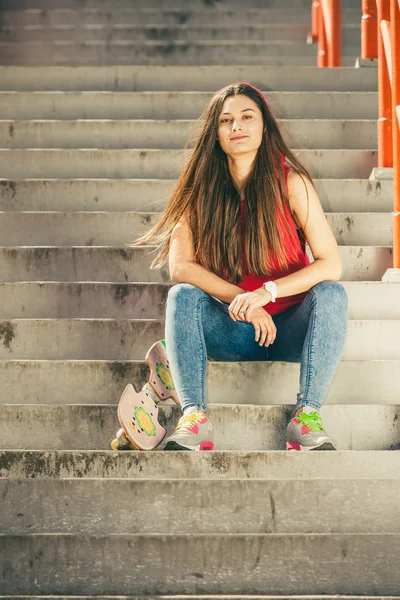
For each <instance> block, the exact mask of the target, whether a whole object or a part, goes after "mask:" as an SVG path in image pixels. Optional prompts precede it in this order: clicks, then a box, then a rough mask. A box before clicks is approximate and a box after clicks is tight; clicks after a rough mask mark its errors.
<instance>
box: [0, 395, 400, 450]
mask: <svg viewBox="0 0 400 600" xmlns="http://www.w3.org/2000/svg"><path fill="white" fill-rule="evenodd" d="M219 389H220V388H219ZM122 392H123V389H121V390H120V393H119V394H118V395H117V397H116V398H115V399H114V402H115V403H116V404H114V405H112V404H110V405H107V406H105V405H98V404H86V405H79V404H64V405H54V404H52V405H51V404H3V405H2V406H1V420H0V439H1V449H2V450H106V449H108V448H109V447H110V442H111V441H112V440H113V439H114V438H115V435H116V432H117V431H118V429H119V428H120V425H119V421H118V417H117V403H118V400H119V396H120V395H121V393H122ZM18 396H19V394H18ZM19 397H20V396H19ZM295 399H296V395H295V394H293V403H292V404H291V405H288V404H285V405H280V406H278V405H255V404H214V405H210V406H209V407H208V410H207V414H208V415H209V417H210V420H211V422H212V423H213V425H214V442H215V448H216V450H218V451H229V450H235V451H236V450H241V451H248V450H252V451H259V450H285V448H286V427H287V424H288V422H289V420H290V418H291V417H292V416H293V414H294V404H295ZM71 400H74V398H71ZM221 400H223V398H222V395H221V394H220V402H221ZM181 415H182V413H181V410H180V407H178V406H177V405H174V406H161V407H160V412H159V421H160V423H161V424H162V425H163V426H164V427H165V429H166V430H167V435H170V434H171V433H172V432H173V431H174V428H175V427H176V425H177V423H178V420H179V418H180V417H181ZM321 416H322V418H323V420H324V425H325V427H326V429H327V431H328V432H329V434H330V435H331V436H332V437H333V438H334V439H335V440H336V442H337V444H338V446H337V447H338V450H400V405H399V404H397V405H390V406H389V405H387V406H381V405H376V404H375V405H372V404H370V405H368V406H357V405H343V404H342V405H337V404H336V405H327V406H325V405H323V406H322V408H321ZM165 440H166V438H164V440H163V441H162V442H161V443H160V445H159V446H158V448H157V451H162V450H163V448H164V446H165Z"/></svg>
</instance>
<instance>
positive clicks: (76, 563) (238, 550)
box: [0, 533, 400, 597]
mask: <svg viewBox="0 0 400 600" xmlns="http://www.w3.org/2000/svg"><path fill="white" fill-rule="evenodd" d="M399 552H400V535H399V534H343V533H341V534H178V533H176V534H174V535H157V534H153V535H150V534H147V535H142V534H121V535H112V536H88V535H71V534H64V535H63V534H59V535H54V534H48V535H46V534H32V535H23V536H17V535H16V536H13V535H3V536H1V537H0V560H1V561H2V564H3V565H4V567H3V577H2V581H1V583H2V592H3V593H4V594H10V595H11V594H32V593H36V594H73V595H76V594H93V595H103V594H109V595H111V594H121V595H122V594H129V593H131V592H132V590H133V589H134V590H135V593H138V594H146V595H149V594H152V593H153V594H159V593H163V594H166V595H167V596H168V595H172V594H177V593H180V594H184V593H190V594H193V593H198V594H199V593H202V594H207V593H211V594H226V593H228V594H229V593H230V594H232V593H234V594H238V593H239V595H240V592H241V591H243V593H244V594H257V593H264V592H265V590H266V589H267V590H268V593H269V594H280V595H282V594H299V595H301V594H322V593H325V594H333V593H336V594H337V593H342V594H364V595H366V594H370V595H372V594H375V595H376V594H379V595H381V594H393V595H394V594H397V592H398V590H399V588H400V573H399V570H398V568H397V566H398V554H399ZM155 557H157V561H155ZM288 557H290V560H289V558H288ZM305 564H307V565H308V564H312V568H308V572H307V577H305V576H304V570H305V568H306V567H305ZM288 567H289V568H290V577H288ZM221 573H223V574H224V575H223V576H222V577H221ZM240 597H243V596H240Z"/></svg>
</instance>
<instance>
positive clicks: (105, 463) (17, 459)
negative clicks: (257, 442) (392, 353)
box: [0, 450, 400, 600]
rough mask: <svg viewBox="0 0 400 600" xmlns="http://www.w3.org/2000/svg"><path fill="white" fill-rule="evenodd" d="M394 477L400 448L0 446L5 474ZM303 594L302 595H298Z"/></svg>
mask: <svg viewBox="0 0 400 600" xmlns="http://www.w3.org/2000/svg"><path fill="white" fill-rule="evenodd" d="M166 473H168V479H183V480H185V479H187V477H188V473H189V474H190V475H191V476H192V477H196V478H201V479H203V478H204V479H226V478H228V477H231V478H232V477H236V478H240V479H243V478H246V479H250V478H260V477H261V478H268V479H279V480H281V479H306V480H309V479H323V480H327V479H328V480H329V479H351V480H353V479H375V480H380V479H395V478H397V477H398V474H399V473H400V452H392V451H391V450H387V451H385V450H382V451H379V452H377V451H373V450H366V451H354V450H350V451H340V450H339V451H337V452H286V451H284V452H279V451H274V452H240V451H234V452H218V451H215V452H173V453H171V452H158V451H153V452H113V451H112V450H107V451H105V450H101V451H93V450H86V451H71V450H67V451H42V450H36V451H32V450H4V451H0V475H1V477H2V478H6V479H25V478H29V479H31V480H32V479H43V478H44V479H65V478H70V477H77V478H79V479H82V478H84V479H88V478H90V479H93V478H98V477H101V478H106V479H109V478H111V479H115V478H121V477H122V478H127V479H145V480H149V479H161V480H163V481H164V480H165V474H166ZM302 600H303V599H302Z"/></svg>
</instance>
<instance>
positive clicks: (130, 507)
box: [0, 479, 400, 535]
mask: <svg viewBox="0 0 400 600" xmlns="http://www.w3.org/2000/svg"><path fill="white" fill-rule="evenodd" d="M372 490H373V493H371V491H372ZM0 493H1V496H2V499H3V505H2V515H3V516H2V523H1V525H0V533H2V534H15V535H24V534H41V533H54V534H56V533H63V534H66V533H67V534H77V533H79V534H84V535H106V534H107V535H114V534H122V533H141V534H143V535H144V534H147V533H149V534H155V533H157V534H166V535H168V534H173V533H174V532H176V531H179V533H180V534H187V533H192V534H196V533H206V534H207V533H216V534H220V533H247V534H249V533H282V534H288V533H304V534H306V533H333V534H339V533H347V534H350V533H353V534H358V533H366V534H368V533H369V534H371V533H375V534H377V533H399V530H400V519H399V516H400V514H399V506H398V498H399V494H400V479H381V480H374V479H358V480H349V479H328V480H326V479H325V480H322V479H321V480H318V479H311V480H309V481H307V480H306V481H304V480H302V479H282V480H281V481H271V480H268V479H258V480H254V479H253V480H252V479H242V480H240V479H225V480H223V481H221V480H220V481H215V480H212V479H187V480H184V481H182V480H176V479H166V480H164V481H155V480H151V479H150V480H145V481H143V480H142V481H140V480H131V481H127V480H126V479H113V480H110V479H108V480H107V479H104V480H101V479H95V480H89V479H86V480H78V479H66V480H65V479H64V480H60V479H58V480H51V479H47V480H46V479H36V480H33V481H29V480H20V481H16V480H12V479H8V480H7V479H2V480H0ZM49 498H57V502H52V503H49V501H48V500H49ZM133 499H134V501H132V500H133ZM299 504H301V505H302V506H307V512H309V514H318V519H315V520H314V519H305V518H304V514H301V511H299ZM178 506H179V510H177V507H178ZM155 510H156V511H157V518H156V519H155V518H154V512H155ZM182 514H185V518H184V519H182ZM199 514H201V519H199V518H198V516H199Z"/></svg>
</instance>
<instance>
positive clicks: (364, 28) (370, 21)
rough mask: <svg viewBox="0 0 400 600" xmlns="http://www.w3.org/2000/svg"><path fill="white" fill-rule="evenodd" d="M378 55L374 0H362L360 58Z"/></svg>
mask: <svg viewBox="0 0 400 600" xmlns="http://www.w3.org/2000/svg"><path fill="white" fill-rule="evenodd" d="M377 57H378V19H377V14H376V0H362V17H361V58H377Z"/></svg>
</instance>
